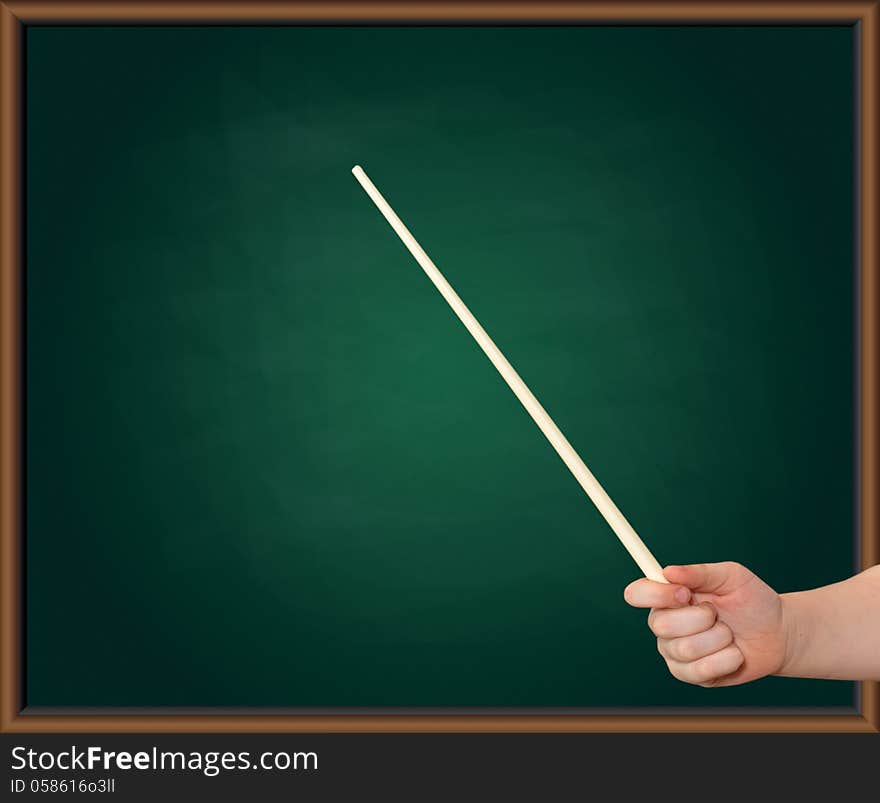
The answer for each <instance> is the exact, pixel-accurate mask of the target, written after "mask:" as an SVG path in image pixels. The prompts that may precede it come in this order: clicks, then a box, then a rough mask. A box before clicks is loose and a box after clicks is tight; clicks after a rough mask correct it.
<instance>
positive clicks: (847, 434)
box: [26, 27, 854, 706]
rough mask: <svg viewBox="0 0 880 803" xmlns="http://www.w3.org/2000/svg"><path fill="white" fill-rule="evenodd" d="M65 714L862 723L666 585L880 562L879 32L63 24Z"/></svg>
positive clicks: (40, 264)
mask: <svg viewBox="0 0 880 803" xmlns="http://www.w3.org/2000/svg"><path fill="white" fill-rule="evenodd" d="M26 58H27V63H26V67H27V137H26V143H27V333H26V334H27V340H26V349H27V433H26V434H27V453H26V460H27V656H26V661H27V663H26V679H27V702H28V703H29V704H31V705H52V706H54V705H186V706H188V705H261V706H262V705H277V706H309V705H317V706H352V705H365V706H374V705H375V706H392V705H405V706H422V705H426V706H428V705H432V706H433V705H436V706H727V705H735V706H750V705H756V706H801V705H821V706H837V705H849V704H851V702H852V693H853V687H852V685H851V684H848V683H831V682H821V681H812V682H811V681H796V680H781V679H768V680H764V681H761V682H758V683H755V684H752V685H749V686H745V687H740V688H733V689H724V690H705V689H701V688H694V687H689V686H685V685H683V684H681V683H678V682H677V681H675V680H673V679H672V678H671V677H670V676H669V674H668V673H667V671H666V669H665V667H664V665H663V663H662V661H661V659H660V657H659V656H658V655H657V652H656V648H655V644H654V639H653V638H652V637H651V634H650V633H649V631H648V630H647V628H646V626H645V614H644V612H641V611H634V610H632V609H630V608H628V607H627V606H626V605H625V604H624V602H623V600H622V591H623V587H624V586H625V585H626V584H627V583H628V582H629V581H630V580H632V579H634V578H635V577H636V576H637V574H638V572H637V569H636V567H635V565H634V564H633V563H632V562H631V560H630V558H629V557H628V556H627V554H626V553H625V551H624V550H623V549H622V548H621V546H620V545H619V543H618V542H617V539H616V538H615V537H614V536H613V534H612V533H611V531H610V530H609V529H608V527H607V525H606V524H605V523H604V522H603V521H602V519H601V518H600V517H599V515H598V514H597V512H596V511H595V510H594V508H593V506H592V505H591V504H590V503H589V501H588V500H587V499H586V497H585V496H584V495H583V493H582V492H581V490H580V488H579V487H578V486H577V484H576V483H575V482H574V480H573V479H572V478H571V476H570V475H569V474H568V472H567V471H566V469H565V468H564V466H563V465H562V463H561V462H560V461H559V459H558V458H557V457H556V455H555V454H554V453H553V451H552V449H551V448H550V447H549V446H548V444H547V443H546V442H545V440H544V438H543V436H542V435H541V434H540V432H539V431H538V430H537V428H536V427H535V426H534V424H533V423H532V422H531V421H530V420H529V418H528V416H527V415H526V413H525V412H524V411H523V410H522V408H521V407H520V405H519V403H518V402H517V401H516V399H515V398H514V397H513V395H512V394H511V393H510V391H509V390H508V389H507V387H506V386H505V385H504V384H503V382H502V381H501V379H500V378H499V377H498V376H497V374H496V373H495V371H494V369H493V368H492V367H491V365H490V364H489V362H488V361H487V360H486V358H485V357H484V356H483V354H482V353H481V352H480V351H479V349H478V348H477V347H476V345H475V344H474V343H473V342H472V340H471V338H470V336H469V335H468V334H467V333H466V331H465V330H464V329H463V328H462V326H461V325H460V324H459V323H458V322H457V321H456V320H455V318H454V316H453V315H452V313H451V312H450V310H449V309H448V307H447V306H446V304H445V303H444V302H443V301H442V299H441V298H440V297H439V295H438V294H437V293H436V291H435V290H434V289H433V288H432V287H431V285H430V284H429V282H428V281H427V279H426V278H425V277H424V275H423V274H422V272H421V271H420V270H419V268H418V266H417V265H416V264H415V263H414V261H413V260H412V258H411V257H410V256H409V254H407V252H406V251H405V249H404V248H403V247H402V245H401V244H400V242H399V241H398V240H397V238H396V237H395V236H394V234H393V232H392V231H391V230H390V228H389V227H388V225H387V224H386V223H385V221H384V220H382V218H381V217H380V215H379V213H378V212H377V210H376V209H375V208H374V207H373V205H372V204H371V202H370V201H369V200H368V198H367V197H366V195H365V194H364V193H363V191H362V190H361V188H360V187H359V186H358V185H357V183H356V182H355V180H354V179H353V177H352V176H351V174H350V172H349V171H350V169H351V167H352V165H353V164H355V163H360V164H362V165H363V166H364V168H365V169H366V170H367V172H368V173H369V175H370V176H371V177H372V178H373V180H374V181H375V182H376V183H377V185H378V186H379V188H380V189H381V190H382V191H383V192H384V193H385V195H386V197H387V198H388V199H389V200H390V202H391V203H392V204H393V205H395V207H396V208H397V210H398V211H399V213H400V214H401V216H402V217H403V219H404V220H405V221H406V222H407V223H408V225H409V226H410V228H411V229H412V231H413V233H414V234H415V235H416V236H417V237H418V238H419V239H420V240H421V242H422V244H423V245H424V247H425V248H426V250H427V251H428V252H429V253H430V254H431V256H432V257H433V258H434V260H435V261H436V262H437V263H438V265H439V266H440V268H441V269H442V270H443V271H444V272H445V273H446V276H447V277H448V278H449V280H450V281H451V282H452V284H453V285H454V286H455V287H456V289H457V290H458V291H459V293H460V294H461V296H462V297H463V298H464V300H465V301H466V303H468V304H469V305H470V306H471V308H472V309H473V311H474V312H475V314H476V315H477V316H478V317H479V319H480V320H481V322H482V323H483V325H484V326H485V327H486V329H487V330H488V331H489V332H490V334H492V335H493V336H494V337H495V339H496V341H497V343H498V345H499V346H500V347H501V348H502V350H503V351H504V352H505V354H506V355H507V356H508V358H509V359H510V360H511V362H512V363H513V364H514V365H515V366H516V368H517V369H518V370H519V371H520V373H521V374H522V376H523V378H524V379H525V380H526V382H528V383H529V385H530V386H531V387H532V389H533V390H534V391H535V393H536V394H537V395H538V397H539V398H540V399H541V401H542V402H543V403H544V405H545V406H546V407H547V409H548V411H549V412H550V413H551V415H552V416H553V417H554V418H555V420H556V421H557V423H558V424H559V426H560V427H561V429H562V430H563V431H564V432H565V433H566V435H567V436H568V438H569V440H570V441H571V442H572V444H574V446H575V448H577V449H578V450H579V451H580V453H581V455H582V456H583V457H584V459H585V460H586V462H587V463H588V464H589V465H590V466H591V468H592V469H593V470H594V472H595V473H596V475H597V476H598V477H599V479H600V480H601V482H602V483H603V484H604V485H605V487H606V488H607V490H608V491H609V493H610V494H611V496H612V497H613V498H614V499H615V500H616V501H617V503H618V504H619V506H620V507H621V509H622V510H623V511H624V512H625V514H626V515H627V517H628V518H629V519H630V521H631V522H632V523H633V525H634V526H635V528H636V529H637V530H638V531H639V532H640V533H641V534H642V536H643V537H644V539H645V540H646V542H647V543H648V544H649V545H650V547H651V548H652V549H653V550H654V552H655V553H656V555H657V556H658V558H659V559H660V560H661V562H664V563H668V562H679V563H684V562H693V561H715V560H723V559H733V560H738V561H741V562H742V563H745V564H746V565H748V566H750V567H751V568H752V569H754V570H755V571H756V572H757V573H758V574H760V575H761V576H762V577H763V578H765V579H766V580H767V581H768V582H769V583H771V584H772V585H773V586H774V587H776V588H777V589H778V590H781V591H785V590H790V589H800V588H806V587H810V586H815V585H818V584H824V583H828V582H832V581H836V580H839V579H841V578H843V577H845V576H847V575H848V574H849V573H851V571H852V566H853V524H854V522H853V489H854V477H853V460H854V456H853V407H852V403H853V385H854V376H853V348H854V343H853V325H854V324H853V292H854V288H853V259H854V254H853V246H852V239H853V237H852V235H853V204H852V198H853V141H852V131H853V122H852V121H853V112H854V109H853V100H852V98H853V84H852V80H853V78H852V64H853V33H852V30H851V29H848V28H843V27H840V28H818V27H811V28H806V27H805V28H716V29H710V28H608V27H605V28H509V29H502V28H470V29H467V28H433V29H431V28H422V29H411V28H360V29H355V28H348V29H346V28H335V29H334V28H274V29H273V28H202V29H198V28H179V29H169V28H164V29H161V28H132V29H121V28H63V29H62V28H56V29H53V28H29V29H28V33H27V50H26Z"/></svg>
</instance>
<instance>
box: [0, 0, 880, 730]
mask: <svg viewBox="0 0 880 803" xmlns="http://www.w3.org/2000/svg"><path fill="white" fill-rule="evenodd" d="M273 22H283V23H287V24H296V23H299V24H306V23H311V24H316V23H321V22H326V23H343V22H345V23H352V24H354V23H370V22H372V23H407V22H410V23H421V24H426V23H432V22H435V23H447V24H448V23H455V22H461V23H469V22H470V23H479V22H492V23H496V24H498V23H505V22H507V23H512V24H529V23H540V22H549V23H555V24H563V23H566V22H571V23H579V24H585V23H590V22H597V23H606V24H607V23H611V22H620V23H623V24H627V23H641V24H645V23H660V24H663V23H667V24H668V23H734V24H748V23H764V24H770V23H782V24H786V23H787V24H796V23H812V24H823V23H824V24H831V23H835V24H850V25H853V26H857V33H858V37H859V39H858V42H859V45H858V49H857V54H858V63H857V65H856V71H857V72H856V76H857V86H858V93H859V94H858V97H857V107H858V118H857V119H858V125H857V128H856V134H857V139H856V148H857V154H858V164H859V174H858V176H857V185H856V186H857V192H858V201H859V208H858V225H857V227H856V236H857V239H858V242H857V243H856V253H857V259H858V263H857V266H856V269H857V272H858V283H859V288H860V296H859V301H858V306H859V309H858V311H857V312H858V320H859V323H860V332H859V335H860V336H859V343H860V348H859V351H858V355H859V373H860V377H859V378H860V383H859V397H858V410H857V412H858V414H859V416H860V420H859V432H860V434H861V442H860V444H859V452H858V453H859V459H860V466H859V469H860V471H859V474H860V493H859V495H858V499H859V502H858V503H859V506H860V509H859V510H858V511H857V512H858V520H859V522H860V530H861V531H860V535H859V540H860V543H859V547H860V552H859V555H860V562H861V565H862V567H864V568H867V567H868V566H872V565H874V564H876V563H878V562H880V526H878V525H880V521H878V506H877V497H876V489H877V484H878V479H880V471H878V460H880V449H878V371H877V363H878V356H880V343H878V336H880V329H878V324H880V320H878V318H880V305H878V286H880V285H878V270H880V259H878V257H880V254H878V247H880V246H878V223H880V220H878V210H880V205H878V200H880V199H878V193H880V177H878V171H880V158H878V157H880V154H878V150H880V149H878V98H877V94H878V81H877V75H878V69H880V64H878V48H880V2H878V0H874V1H873V2H859V1H857V0H853V2H845V1H844V2H832V0H826V1H825V2H809V1H807V0H805V1H804V2H797V1H796V0H793V1H792V2H766V3H764V2H761V3H758V2H737V1H736V0H734V1H732V2H711V1H710V0H703V1H702V2H699V1H698V2H678V3H675V2H662V1H661V2H629V1H628V0H623V1H622V2H547V3H541V2H538V0H533V2H531V3H529V2H485V1H484V2H476V3H462V2H443V1H442V0H437V1H436V2H424V3H406V2H396V0H385V2H376V3H357V2H338V1H337V0H328V2H287V3H284V2H259V0H257V1H256V2H246V0H239V1H238V2H235V0H226V1H220V2H167V1H163V2H144V1H143V0H140V1H138V0H132V2H112V1H111V2H103V1H102V0H93V1H92V2H87V0H82V1H78V0H72V2H64V1H63V0H58V1H56V2H51V0H21V1H20V2H3V0H0V51H2V61H0V70H2V76H0V118H2V119H0V382H2V386H0V732H15V733H36V732H80V733H85V732H105V733H106V732H144V733H145V732H237V733H246V732H255V733H256V732H262V733H270V732H288V733H295V732H299V733H321V732H348V733H354V732H508V733H511V732H560V733H561V732H587V731H592V732H609V733H610V732H670V731H677V732H684V731H701V732H851V733H855V732H861V733H876V732H880V682H865V683H861V684H860V689H859V695H858V699H859V707H858V709H857V710H854V711H853V712H852V713H844V714H838V713H835V714H831V713H828V714H823V713H818V712H812V713H811V712H805V713H785V714H752V713H737V712H735V710H734V712H732V713H724V714H718V713H711V714H709V713H707V714H687V715H679V714H665V713H664V714H642V713H632V714H626V713H624V714H598V715H592V714H586V715H581V714H520V713H511V714H494V713H493V714H488V715H487V714H483V713H473V714H462V713H451V714H438V713H430V714H424V713H412V714H405V713H397V712H393V713H392V712H389V713H378V714H377V713H375V712H371V713H363V714H359V713H356V712H350V711H348V712H344V713H339V714H326V713H322V714H286V713H283V712H281V713H251V712H248V713H227V712H226V711H223V710H218V712H217V713H212V712H210V711H207V712H205V711H203V712H200V713H195V714H194V713H186V712H181V713H173V712H172V713H161V712H157V713H153V712H150V713H143V714H137V713H129V712H124V713H123V712H119V713H114V712H112V711H111V712H110V713H83V712H80V713H71V714H63V713H48V712H46V713H42V712H41V713H37V712H28V711H27V710H26V709H25V710H23V707H22V704H23V699H22V685H21V680H22V678H21V659H22V655H21V643H22V642H21V638H22V621H21V591H22V589H21V576H22V563H21V561H22V550H21V537H22V533H21V531H20V525H21V479H20V458H21V452H20V449H21V441H20V422H21V420H22V419H21V416H22V412H23V410H22V405H21V398H22V392H21V391H22V388H21V367H22V365H21V334H20V333H21V317H20V303H21V277H22V275H23V270H24V265H23V264H22V218H21V214H22V213H21V206H22V197H23V196H22V190H23V187H22V181H21V178H22V173H21V158H22V136H21V131H22V122H23V121H22V72H23V71H22V64H21V59H22V46H21V42H22V37H23V32H24V28H25V27H26V26H27V25H31V24H56V25H61V24H71V23H73V24H77V23H79V24H90V23H117V24H138V23H151V24H156V23H166V24H175V23H178V24H183V23H190V24H222V23H227V24H228V23H262V24H270V23H273Z"/></svg>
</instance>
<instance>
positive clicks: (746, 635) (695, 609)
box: [624, 563, 786, 686]
mask: <svg viewBox="0 0 880 803" xmlns="http://www.w3.org/2000/svg"><path fill="white" fill-rule="evenodd" d="M663 574H664V576H665V577H666V579H667V580H669V583H670V585H665V584H664V583H655V582H654V581H652V580H648V579H642V580H636V581H635V582H634V583H630V584H629V585H628V586H627V587H626V590H625V591H624V598H625V599H626V601H627V602H628V603H629V604H630V605H632V606H634V607H636V608H651V609H652V610H651V613H650V615H649V616H648V627H650V628H651V630H652V631H653V632H654V635H656V636H657V649H658V650H659V651H660V654H661V655H662V656H663V658H664V659H665V660H666V665H667V666H668V667H669V671H670V672H671V673H672V674H673V676H674V677H676V678H678V679H679V680H683V681H684V682H685V683H695V684H698V685H700V686H734V685H737V684H740V683H747V682H748V681H750V680H756V679H758V678H761V677H764V675H772V674H776V673H778V672H780V671H781V669H782V666H783V664H784V663H785V658H786V635H785V623H784V617H783V605H782V600H781V598H780V596H779V595H778V594H777V593H776V592H775V591H774V590H773V589H772V588H770V586H768V585H767V584H766V583H765V582H763V581H762V580H761V579H760V578H759V577H757V576H755V575H754V574H752V572H750V571H749V570H748V569H747V568H746V567H745V566H740V564H738V563H702V564H694V565H692V566H667V567H666V568H665V569H664V570H663Z"/></svg>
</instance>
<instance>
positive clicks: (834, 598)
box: [778, 566, 880, 680]
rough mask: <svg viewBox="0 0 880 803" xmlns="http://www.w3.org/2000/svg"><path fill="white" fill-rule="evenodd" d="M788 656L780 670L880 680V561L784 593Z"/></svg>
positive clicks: (811, 675)
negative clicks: (823, 582) (840, 578)
mask: <svg viewBox="0 0 880 803" xmlns="http://www.w3.org/2000/svg"><path fill="white" fill-rule="evenodd" d="M782 606H783V620H784V626H785V631H786V657H785V661H784V663H783V666H782V669H781V670H780V671H779V673H778V674H780V675H784V676H786V677H803V678H829V679H836V680H880V566H874V567H873V568H871V569H868V570H867V571H864V572H862V573H861V574H857V575H856V576H855V577H851V578H849V579H848V580H844V581H843V582H841V583H835V584H834V585H830V586H824V587H822V588H816V589H813V590H812V591H798V592H795V593H791V594H783V595H782Z"/></svg>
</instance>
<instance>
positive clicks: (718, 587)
mask: <svg viewBox="0 0 880 803" xmlns="http://www.w3.org/2000/svg"><path fill="white" fill-rule="evenodd" d="M663 575H664V577H666V579H667V580H669V582H670V583H678V584H680V585H683V586H687V587H688V588H690V589H691V590H692V591H703V592H706V593H708V594H730V593H731V592H732V591H735V590H736V589H737V588H739V587H740V586H742V585H744V584H745V583H746V582H748V581H749V580H750V579H751V578H752V577H753V576H754V575H753V574H752V573H751V572H750V571H749V570H748V569H747V568H746V567H745V566H742V565H740V564H739V563H733V562H732V561H725V562H724V563H692V564H690V565H689V566H667V567H666V568H665V569H664V570H663Z"/></svg>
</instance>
